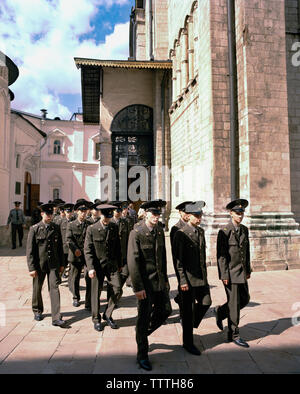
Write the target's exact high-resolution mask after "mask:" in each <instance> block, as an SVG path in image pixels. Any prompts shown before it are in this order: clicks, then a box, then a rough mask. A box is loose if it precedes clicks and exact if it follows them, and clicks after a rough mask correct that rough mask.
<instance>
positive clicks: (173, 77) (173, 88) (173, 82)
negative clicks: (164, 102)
mask: <svg viewBox="0 0 300 394" xmlns="http://www.w3.org/2000/svg"><path fill="white" fill-rule="evenodd" d="M171 60H172V102H173V103H174V101H176V99H177V86H176V84H177V78H176V70H177V66H176V52H175V50H174V49H173V50H172V52H171Z"/></svg>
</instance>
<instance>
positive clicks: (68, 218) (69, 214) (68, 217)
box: [59, 203, 74, 278]
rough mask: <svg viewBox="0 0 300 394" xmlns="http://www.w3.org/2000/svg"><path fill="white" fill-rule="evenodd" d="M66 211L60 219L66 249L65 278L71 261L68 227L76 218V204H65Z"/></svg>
mask: <svg viewBox="0 0 300 394" xmlns="http://www.w3.org/2000/svg"><path fill="white" fill-rule="evenodd" d="M62 208H63V210H64V212H65V217H63V218H62V219H61V221H60V225H59V226H60V232H61V237H62V242H63V249H64V261H65V270H64V273H63V278H67V275H68V271H69V268H68V266H69V262H68V254H69V246H68V244H67V238H66V235H67V227H68V223H70V222H72V221H73V220H74V218H73V208H74V204H71V203H70V204H64V205H63V206H62Z"/></svg>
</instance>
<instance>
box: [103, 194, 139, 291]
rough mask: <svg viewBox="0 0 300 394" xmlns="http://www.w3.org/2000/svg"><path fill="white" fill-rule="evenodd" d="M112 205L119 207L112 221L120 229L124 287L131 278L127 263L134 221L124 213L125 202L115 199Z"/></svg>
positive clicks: (122, 283) (121, 273)
mask: <svg viewBox="0 0 300 394" xmlns="http://www.w3.org/2000/svg"><path fill="white" fill-rule="evenodd" d="M111 205H114V206H116V207H117V208H116V209H115V210H114V216H113V218H112V219H111V222H112V223H115V224H116V225H117V226H118V230H119V238H120V245H121V258H122V270H121V271H120V280H121V289H122V288H123V286H124V284H125V282H126V281H127V280H128V279H129V271H128V265H127V249H128V238H129V234H130V231H131V230H132V229H133V222H132V221H131V218H128V217H127V216H123V215H122V213H123V212H124V206H126V203H125V202H121V201H113V202H111ZM125 209H126V208H125ZM108 294H109V291H108ZM122 294H123V291H122Z"/></svg>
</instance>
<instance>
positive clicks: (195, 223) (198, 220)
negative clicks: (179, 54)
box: [189, 214, 202, 226]
mask: <svg viewBox="0 0 300 394" xmlns="http://www.w3.org/2000/svg"><path fill="white" fill-rule="evenodd" d="M201 220H202V214H199V215H198V214H195V215H192V214H190V219H189V221H190V223H191V224H192V225H193V226H199V224H200V223H201Z"/></svg>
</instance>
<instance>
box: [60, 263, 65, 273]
mask: <svg viewBox="0 0 300 394" xmlns="http://www.w3.org/2000/svg"><path fill="white" fill-rule="evenodd" d="M64 270H65V267H64V266H63V265H61V266H60V267H59V273H60V274H62V273H63V272H64Z"/></svg>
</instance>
